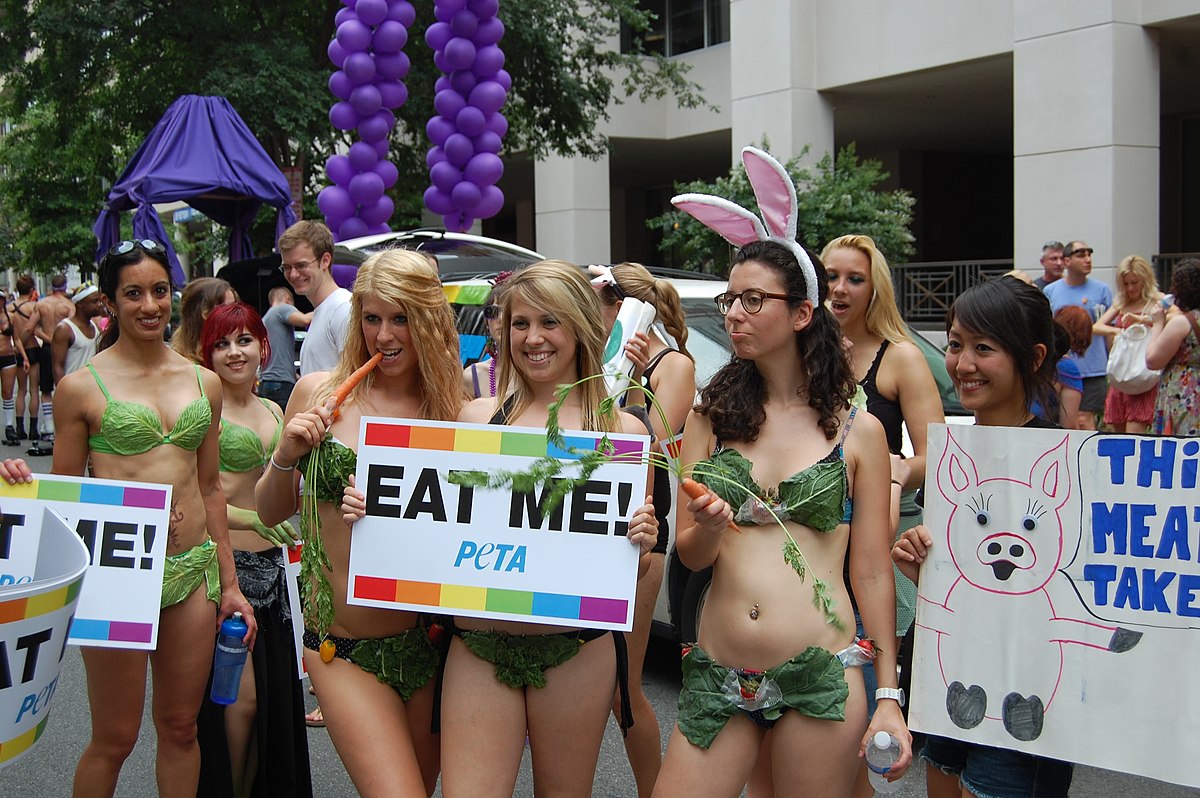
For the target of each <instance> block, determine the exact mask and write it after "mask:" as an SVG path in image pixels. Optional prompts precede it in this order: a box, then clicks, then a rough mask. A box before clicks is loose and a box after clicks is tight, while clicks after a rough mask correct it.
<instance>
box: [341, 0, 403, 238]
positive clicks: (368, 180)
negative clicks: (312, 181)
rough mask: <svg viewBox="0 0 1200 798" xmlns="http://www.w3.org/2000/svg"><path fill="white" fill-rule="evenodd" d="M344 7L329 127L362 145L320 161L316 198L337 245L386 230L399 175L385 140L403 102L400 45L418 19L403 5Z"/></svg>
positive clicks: (366, 1) (398, 1) (370, 1)
mask: <svg viewBox="0 0 1200 798" xmlns="http://www.w3.org/2000/svg"><path fill="white" fill-rule="evenodd" d="M342 3H343V5H344V6H345V7H344V8H342V9H339V10H338V12H337V16H335V17H334V23H335V24H336V25H337V32H336V34H335V36H334V39H333V41H331V42H330V43H329V48H328V53H329V60H330V61H332V62H333V64H334V66H336V67H338V69H337V71H335V72H334V73H333V74H332V75H330V76H329V90H330V91H331V92H332V93H333V95H334V96H335V97H337V98H338V102H335V103H334V104H333V106H332V107H331V108H330V109H329V121H330V123H332V124H333V126H334V127H335V128H337V129H338V130H356V131H357V132H358V138H359V139H360V140H359V141H356V142H354V143H353V144H352V145H350V150H349V152H347V153H346V154H344V155H334V156H331V157H330V158H329V159H328V160H327V161H326V162H325V174H326V176H328V177H329V180H330V182H331V183H332V185H330V186H326V187H325V188H324V189H322V190H321V193H320V194H319V195H317V207H318V208H320V209H321V213H323V214H324V215H325V220H326V222H327V223H328V224H329V227H330V229H331V230H332V231H333V235H334V238H335V239H336V240H338V241H342V240H345V239H347V238H356V237H358V236H363V235H369V234H371V233H386V232H387V231H388V230H389V227H388V224H387V221H388V219H390V218H391V216H392V211H393V210H394V205H393V203H392V200H391V198H390V197H388V196H387V194H386V193H385V192H386V191H387V189H389V188H391V187H392V186H393V185H395V183H396V180H397V178H398V177H399V176H400V175H399V171H398V170H397V169H396V165H395V164H393V163H391V162H390V161H388V160H387V154H388V134H390V133H391V131H392V128H393V127H395V126H396V116H395V114H393V113H392V109H394V108H399V107H400V106H402V105H404V103H405V101H406V100H407V99H408V87H407V86H405V85H404V77H405V76H406V75H407V74H408V69H409V60H408V56H407V55H405V54H404V46H405V45H406V44H407V43H408V29H409V27H410V26H411V25H412V23H413V20H414V19H415V18H416V11H415V10H414V9H413V6H412V3H410V2H409V0H342Z"/></svg>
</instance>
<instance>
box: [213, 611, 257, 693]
mask: <svg viewBox="0 0 1200 798" xmlns="http://www.w3.org/2000/svg"><path fill="white" fill-rule="evenodd" d="M248 628H249V627H247V626H246V622H245V621H243V620H242V614H241V613H240V612H235V613H234V614H233V617H232V618H226V619H225V620H224V622H222V623H221V633H220V634H219V635H217V651H216V653H215V654H214V655H213V679H212V691H211V693H210V694H209V695H210V697H211V698H212V700H213V703H214V704H226V705H228V704H232V703H233V702H235V701H237V697H238V686H239V685H240V684H241V683H242V667H243V666H244V665H245V664H246V650H247V649H246V644H245V643H243V642H242V638H243V637H245V636H246V632H247V630H248Z"/></svg>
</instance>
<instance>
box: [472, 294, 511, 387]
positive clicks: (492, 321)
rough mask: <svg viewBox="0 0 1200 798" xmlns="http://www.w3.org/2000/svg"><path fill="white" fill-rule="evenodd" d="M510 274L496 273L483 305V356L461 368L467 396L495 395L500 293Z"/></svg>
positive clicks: (499, 328)
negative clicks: (484, 339) (484, 341)
mask: <svg viewBox="0 0 1200 798" xmlns="http://www.w3.org/2000/svg"><path fill="white" fill-rule="evenodd" d="M512 275H513V273H512V272H500V273H499V274H497V275H496V279H495V281H494V282H493V283H492V290H491V292H490V293H489V294H488V298H487V303H486V304H485V305H484V306H483V324H484V329H486V330H487V343H486V344H485V345H484V347H483V353H484V355H485V357H484V358H483V359H482V360H479V361H476V362H475V363H472V364H471V365H469V366H467V367H466V368H465V369H463V388H465V389H466V391H467V394H468V395H469V396H472V397H474V398H476V399H478V398H479V397H481V396H495V395H496V363H497V361H496V355H497V353H498V352H499V346H500V334H501V332H503V331H502V330H501V322H500V294H501V292H502V291H503V290H504V289H503V286H504V281H505V280H507V279H508V278H509V277H512ZM485 391H486V393H484V392H485Z"/></svg>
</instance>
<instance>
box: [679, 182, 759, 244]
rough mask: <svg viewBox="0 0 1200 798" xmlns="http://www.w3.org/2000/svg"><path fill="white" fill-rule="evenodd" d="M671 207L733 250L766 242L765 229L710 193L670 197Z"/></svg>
mask: <svg viewBox="0 0 1200 798" xmlns="http://www.w3.org/2000/svg"><path fill="white" fill-rule="evenodd" d="M671 204H672V205H674V206H675V207H676V208H678V209H679V210H681V211H683V212H684V213H686V214H688V215H690V216H693V217H695V218H696V219H697V220H698V221H699V222H700V223H701V224H703V225H704V226H705V227H707V228H708V229H710V230H712V231H714V232H716V233H718V234H720V236H721V237H722V238H724V239H725V240H726V241H728V242H729V243H730V244H733V245H734V246H735V247H744V246H746V245H747V244H749V243H750V242H751V241H765V240H766V239H767V230H766V228H765V227H763V224H762V222H761V221H760V220H759V218H758V217H757V216H755V215H754V214H753V213H751V212H750V211H748V210H746V209H745V208H743V207H742V206H740V205H736V204H734V203H732V202H730V201H729V200H727V199H722V198H721V197H714V196H713V195H711V194H679V195H677V196H675V197H672V198H671Z"/></svg>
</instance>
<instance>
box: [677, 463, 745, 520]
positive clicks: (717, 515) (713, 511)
mask: <svg viewBox="0 0 1200 798" xmlns="http://www.w3.org/2000/svg"><path fill="white" fill-rule="evenodd" d="M679 487H680V488H682V489H683V492H684V493H686V494H687V495H688V496H689V497H691V501H690V502H688V504H687V511H688V512H689V513H691V514H692V517H693V518H695V519H696V523H697V524H699V525H700V526H702V527H704V528H705V529H706V530H708V531H709V532H711V533H713V534H719V533H721V532H724V531H725V529H726V527H728V528H730V529H732V530H733V531H734V532H741V531H742V530H741V529H739V528H738V525H737V524H735V523H734V522H733V508H731V507H730V506H729V505H728V504H727V503H726V502H725V500H724V499H722V498H721V497H719V496H717V494H715V493H713V492H712V491H710V490H709V489H708V488H706V487H704V486H703V485H702V484H700V483H699V482H697V481H696V480H694V479H691V478H690V477H684V478H683V480H682V481H680V483H679Z"/></svg>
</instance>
